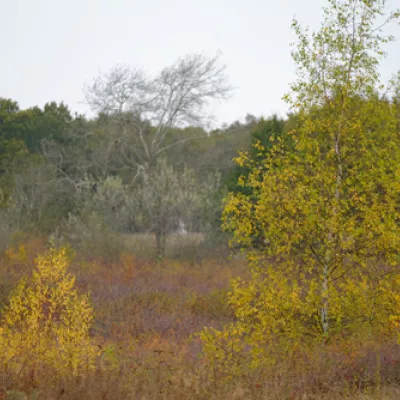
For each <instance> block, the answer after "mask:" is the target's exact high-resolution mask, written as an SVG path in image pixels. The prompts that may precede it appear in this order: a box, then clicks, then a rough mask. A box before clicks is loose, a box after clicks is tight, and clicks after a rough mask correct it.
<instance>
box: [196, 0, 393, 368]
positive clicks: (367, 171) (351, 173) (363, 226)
mask: <svg viewBox="0 0 400 400" xmlns="http://www.w3.org/2000/svg"><path fill="white" fill-rule="evenodd" d="M324 15H325V18H324V21H323V24H322V26H321V29H320V30H319V31H318V32H316V33H313V34H312V35H311V36H310V35H309V34H308V31H307V30H303V29H302V28H301V27H300V25H299V23H298V22H297V21H294V22H293V28H294V31H295V33H296V34H297V37H298V42H297V45H296V48H295V50H294V51H293V58H294V61H295V62H296V64H297V67H298V79H297V80H296V81H295V82H294V83H293V84H292V85H291V90H292V92H291V93H290V94H288V95H287V96H285V98H286V100H287V101H288V102H289V104H291V106H292V108H293V111H294V112H296V114H297V115H298V117H299V122H298V125H297V127H296V128H295V129H294V130H293V131H292V132H291V133H290V135H291V137H292V145H293V144H294V148H288V147H287V145H285V143H284V141H283V140H279V138H278V139H277V140H276V143H275V144H274V146H273V147H272V149H271V150H270V151H269V152H268V154H267V156H266V158H265V160H264V162H263V163H262V164H261V166H260V165H259V164H257V165H255V166H254V164H252V160H251V159H250V158H249V156H248V155H247V154H241V155H240V156H239V157H238V159H237V162H238V163H239V164H240V165H246V164H247V165H250V167H251V166H252V165H253V167H252V172H251V173H250V176H249V178H248V179H247V181H243V180H242V181H241V184H243V185H245V186H246V185H247V186H248V187H249V188H250V189H251V191H252V195H251V196H246V195H245V194H241V193H232V194H231V195H230V196H229V197H228V199H227V202H226V205H225V209H224V227H225V228H226V229H228V230H230V231H232V232H233V242H236V243H238V244H239V245H240V246H241V247H242V248H243V249H245V250H246V252H247V255H248V259H249V260H250V262H251V266H252V274H253V278H252V279H251V280H250V282H243V281H241V280H236V281H235V282H234V283H233V292H232V293H231V295H230V298H229V301H230V303H231V305H232V306H233V309H234V310H235V314H236V317H237V321H238V322H237V323H235V324H232V325H231V326H228V327H227V328H225V329H224V330H222V331H213V330H212V329H211V330H205V331H204V332H203V333H202V338H203V341H204V342H205V349H206V352H208V354H209V355H210V356H211V357H212V358H213V359H214V361H215V362H217V363H219V365H220V366H221V365H222V366H223V367H224V368H225V367H226V365H227V364H229V363H231V364H232V360H236V361H237V360H239V362H238V363H237V364H236V366H234V367H235V368H236V367H237V368H246V367H247V366H248V364H246V363H245V362H243V359H240V358H235V355H234V354H233V355H232V350H230V349H234V351H235V352H239V353H243V351H245V349H246V348H247V350H246V351H245V352H247V354H249V352H250V353H251V354H250V364H251V365H252V366H259V365H260V364H259V362H261V361H262V360H265V358H263V354H265V352H266V351H267V352H271V351H272V349H273V348H274V345H275V346H276V347H275V348H277V349H280V350H281V351H282V350H283V349H285V346H286V349H288V350H289V351H290V349H293V348H294V347H295V345H304V344H306V343H310V341H311V342H312V341H315V340H316V341H317V342H318V341H322V340H323V341H324V342H326V341H329V340H330V338H331V337H333V336H335V335H337V334H340V335H341V337H346V336H348V335H351V334H354V333H358V334H365V333H366V332H369V333H373V334H375V335H376V337H377V338H381V337H383V336H384V335H390V334H392V335H393V334H396V332H398V331H397V329H398V327H396V323H395V322H394V321H398V318H399V315H398V307H399V306H400V296H399V293H400V287H399V279H398V278H399V270H398V255H399V253H400V229H399V221H400V210H399V207H398V204H399V198H400V197H399V196H400V169H399V165H400V136H399V131H398V119H397V118H398V114H397V111H396V107H397V106H396V101H395V99H392V98H390V97H389V96H388V95H387V96H384V95H383V93H385V92H384V87H383V86H382V85H381V82H380V80H379V72H378V66H379V61H380V59H381V58H382V57H383V56H384V55H385V54H384V52H383V50H382V46H383V45H384V44H385V43H387V42H389V41H391V40H393V38H391V37H390V36H384V34H383V32H382V28H383V27H384V26H385V25H386V24H388V23H389V22H390V21H393V20H395V19H398V18H399V16H400V14H399V12H397V11H396V12H393V13H390V14H385V10H384V3H383V2H381V1H379V0H369V1H367V0H343V1H335V0H330V1H329V7H327V8H326V9H325V10H324ZM258 148H259V151H260V153H262V151H263V150H264V149H263V147H262V145H258ZM254 236H256V237H258V238H259V239H261V240H259V241H258V242H259V243H260V242H261V243H263V246H260V247H258V248H256V249H255V248H254V247H253V246H252V244H253V241H254ZM371 331H372V332H371ZM226 343H229V348H228V347H224V346H226ZM221 346H222V347H221ZM249 349H250V350H249ZM226 354H228V355H226ZM242 355H243V354H242ZM221 360H222V361H221ZM224 363H225V364H224ZM231 366H232V365H231Z"/></svg>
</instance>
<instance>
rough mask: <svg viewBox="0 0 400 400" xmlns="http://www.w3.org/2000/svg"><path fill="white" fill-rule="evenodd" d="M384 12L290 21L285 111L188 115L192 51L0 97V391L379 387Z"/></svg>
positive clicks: (396, 126) (389, 148)
mask: <svg viewBox="0 0 400 400" xmlns="http://www.w3.org/2000/svg"><path fill="white" fill-rule="evenodd" d="M399 18H400V12H399V11H391V12H390V11H387V10H385V4H384V2H381V1H379V0H368V1H367V0H342V1H334V0H330V1H329V6H328V7H327V8H326V9H325V10H324V21H323V23H322V25H321V28H320V30H319V31H317V32H315V33H312V34H310V33H309V32H308V31H307V30H304V29H303V28H302V26H301V25H300V23H299V22H298V21H296V20H294V21H293V23H292V28H293V30H294V33H295V34H296V36H297V42H296V44H295V46H294V49H293V53H292V56H293V59H294V62H295V63H296V65H297V68H298V75H297V80H296V81H295V82H293V83H292V84H291V85H290V88H289V91H288V93H287V94H286V95H284V99H285V100H286V101H287V103H288V104H289V106H290V113H289V114H288V115H287V116H286V117H285V118H281V117H280V116H277V115H270V116H263V117H260V116H257V117H256V116H253V115H252V114H248V115H247V116H246V117H245V119H244V121H243V122H239V121H235V122H233V123H231V124H230V125H228V124H226V125H224V126H223V127H220V128H218V129H212V128H210V126H212V117H211V116H212V113H211V111H212V104H213V102H215V101H224V100H225V99H227V98H228V97H229V96H230V95H232V93H233V91H234V90H233V86H232V85H231V84H230V82H229V81H228V78H227V76H226V70H225V67H224V66H223V65H222V64H221V59H220V58H219V57H214V58H207V57H206V56H204V55H198V54H193V55H187V56H184V57H182V58H181V59H179V60H177V61H176V62H175V63H174V64H172V65H170V66H167V67H165V68H164V69H163V70H162V71H161V72H160V73H159V74H158V75H157V76H156V77H150V76H148V75H147V74H146V72H145V71H141V70H138V69H134V68H130V67H127V66H120V65H119V66H116V67H115V68H113V69H111V70H110V71H108V72H106V73H104V74H100V75H99V76H97V77H95V78H94V79H93V81H91V82H88V83H87V85H86V86H85V88H84V94H85V97H86V101H87V103H88V104H89V105H90V106H91V108H92V111H93V113H92V114H91V116H90V117H89V116H85V115H79V114H74V113H73V112H72V111H71V110H70V108H69V107H68V105H66V104H62V103H61V104H58V103H55V102H49V103H47V104H45V105H44V106H43V107H42V108H41V107H40V106H36V107H31V108H28V109H21V108H20V107H19V105H18V99H6V98H0V399H3V398H4V399H42V398H43V399H64V398H65V399H83V398H85V399H139V398H141V399H180V398H182V399H191V398H193V399H213V398H227V399H228V398H229V399H253V398H254V399H322V398H326V399H337V398H349V399H384V398H385V399H397V398H399V397H400V274H399V273H400V270H399V265H400V258H399V257H400V169H399V166H400V75H399V74H397V75H396V74H395V75H393V78H392V79H391V80H390V82H388V83H386V82H385V83H382V82H381V80H380V76H379V64H380V61H381V59H382V58H383V57H384V56H385V53H384V50H383V49H384V45H385V44H386V43H388V42H390V41H392V40H394V38H392V37H391V36H385V31H384V29H385V27H386V26H387V25H388V24H390V23H393V22H398V21H399ZM284 92H285V88H282V93H284Z"/></svg>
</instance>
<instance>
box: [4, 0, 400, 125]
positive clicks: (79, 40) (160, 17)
mask: <svg viewBox="0 0 400 400" xmlns="http://www.w3.org/2000/svg"><path fill="white" fill-rule="evenodd" d="M326 4H327V0H246V1H244V0H0V37H1V38H2V54H3V57H2V58H1V61H0V97H6V98H12V99H13V100H16V101H17V102H18V103H19V105H20V107H21V108H28V107H31V106H34V105H39V106H40V107H42V106H43V105H44V104H45V103H46V102H49V101H57V102H61V101H63V102H64V103H66V104H67V105H68V106H69V107H70V109H71V110H72V111H77V112H80V113H89V112H90V110H89V107H88V106H87V105H86V104H85V98H84V92H83V86H84V84H85V83H90V82H91V81H92V80H93V78H94V77H96V76H97V75H98V74H99V72H106V71H107V70H109V69H110V68H112V67H113V66H115V65H117V64H127V65H131V66H132V67H140V68H143V69H144V70H145V71H147V72H148V73H149V74H152V75H155V74H157V72H159V71H160V70H161V69H162V68H163V67H165V66H168V65H171V64H172V63H173V62H174V61H175V60H176V59H178V58H180V57H182V56H184V55H185V54H188V53H203V54H204V55H206V56H210V57H212V56H214V55H216V54H217V53H218V52H221V53H222V56H221V61H222V63H224V64H225V65H226V67H227V68H226V73H227V75H228V77H229V81H230V83H231V84H232V85H233V86H234V87H235V88H236V90H235V91H234V94H233V97H232V98H231V99H230V100H229V101H227V102H224V103H222V104H216V105H215V107H213V110H212V111H213V113H215V115H216V121H217V124H218V125H220V124H222V123H223V122H227V123H231V122H233V121H235V120H241V121H242V120H243V118H244V117H245V115H246V114H247V113H250V114H253V115H255V116H257V117H259V116H268V115H271V114H272V113H278V114H279V115H281V116H285V114H286V112H287V110H288V107H287V105H286V104H285V103H284V102H283V100H282V96H283V95H284V94H285V93H286V92H287V91H288V87H289V84H290V82H292V81H293V80H294V78H295V65H294V63H293V61H292V59H291V57H290V49H291V47H290V43H292V42H293V41H294V40H295V37H294V34H293V32H292V31H291V29H290V25H291V21H292V18H293V17H294V16H296V18H297V19H299V21H300V22H301V24H302V25H303V26H305V25H309V26H310V28H311V29H317V28H318V26H319V24H320V22H321V17H322V6H325V5H326ZM387 4H388V8H389V9H393V8H394V7H396V6H400V0H389V1H388V2H387ZM392 32H393V33H394V34H395V35H396V36H398V37H399V40H398V41H397V42H395V43H392V44H390V45H389V47H388V48H387V50H388V52H389V57H388V58H387V59H386V60H385V61H384V62H383V63H382V66H381V72H382V75H383V77H384V78H387V77H389V75H390V73H393V72H395V71H397V70H399V69H400V27H396V28H395V29H392Z"/></svg>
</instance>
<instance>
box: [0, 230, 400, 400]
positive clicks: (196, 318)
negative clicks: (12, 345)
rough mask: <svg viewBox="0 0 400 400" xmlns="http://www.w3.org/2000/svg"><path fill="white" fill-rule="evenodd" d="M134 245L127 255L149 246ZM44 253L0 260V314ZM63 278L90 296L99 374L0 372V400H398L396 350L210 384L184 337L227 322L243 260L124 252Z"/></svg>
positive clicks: (323, 357) (335, 355) (317, 352)
mask: <svg viewBox="0 0 400 400" xmlns="http://www.w3.org/2000/svg"><path fill="white" fill-rule="evenodd" d="M134 239H135V240H136V241H137V242H136V243H135V246H138V243H141V242H140V241H142V240H143V241H148V238H146V237H138V236H137V237H135V238H134ZM188 240H192V241H194V240H195V238H193V237H191V238H188ZM196 240H200V238H197V239H196ZM172 243H173V242H172ZM43 248H44V245H43V242H41V241H40V240H31V241H29V242H28V243H26V244H25V246H24V248H23V249H22V250H19V249H14V250H13V251H8V252H7V253H6V254H4V255H3V257H2V259H1V262H0V307H1V302H2V301H3V302H4V301H5V299H6V298H7V296H8V295H9V291H10V290H11V288H12V286H13V285H14V284H15V283H16V282H17V281H18V279H19V278H20V277H21V275H22V274H24V273H29V271H30V269H31V266H32V260H33V258H34V257H35V254H36V253H38V252H41V251H42V250H43ZM71 269H72V271H73V272H74V273H75V274H76V276H77V284H78V286H79V288H80V290H82V291H87V290H90V292H91V296H92V300H93V303H94V307H95V310H96V319H95V323H94V326H93V329H92V332H91V334H92V336H93V340H94V341H95V343H96V344H97V345H98V348H99V356H98V366H97V370H96V371H94V372H92V373H87V374H84V376H79V377H65V378H63V379H56V378H53V376H55V375H53V374H52V373H51V371H37V372H36V373H35V375H34V377H33V376H31V377H29V376H26V377H16V376H13V375H11V374H7V373H6V371H5V370H4V369H3V370H0V399H2V398H7V399H20V400H22V399H24V400H29V399H32V400H33V399H46V400H47V399H49V400H50V399H66V400H67V399H71V400H72V399H93V400H94V399H96V400H97V399H102V400H106V399H110V400H111V399H113V400H114V399H115V400H119V399H121V400H122V399H143V400H145V399H146V400H147V399H217V398H218V399H237V400H239V399H270V400H278V399H299V400H305V399H308V400H311V399H327V400H330V399H331V400H336V399H343V398H348V399H354V400H378V399H398V398H400V386H399V385H400V349H399V345H398V344H396V343H384V344H378V343H375V342H373V341H359V342H358V343H357V342H355V341H354V342H353V343H338V344H332V345H331V346H329V347H321V348H320V349H314V350H313V351H308V352H307V351H303V352H301V353H298V354H296V355H295V356H293V357H292V358H291V359H286V358H284V357H282V360H281V361H280V362H279V365H275V366H274V368H271V369H270V370H268V371H262V372H260V373H258V374H248V376H243V377H241V378H238V379H235V380H229V379H228V380H227V379H225V378H226V377H223V376H219V375H218V374H217V373H211V375H210V369H209V368H208V367H207V361H206V360H205V359H202V358H200V357H199V353H200V351H201V344H200V343H199V341H198V340H197V339H196V338H193V337H192V335H193V334H194V333H196V332H198V331H199V330H201V329H202V328H203V327H204V326H213V327H221V326H222V325H223V324H224V323H227V322H230V321H233V318H234V316H233V313H232V310H231V309H230V308H229V307H228V306H227V304H226V301H225V296H226V291H227V290H228V289H229V280H230V279H231V278H232V277H234V276H238V275H239V276H242V277H246V276H247V274H248V272H247V269H246V266H245V265H244V263H243V261H241V260H233V261H228V260H226V261H225V262H224V263H221V262H219V261H215V260H213V259H212V258H210V259H208V260H203V261H202V263H200V264H195V265H193V262H187V261H186V262H185V261H182V260H180V261H179V260H169V259H166V260H164V261H162V262H156V261H154V260H153V261H152V260H150V259H149V258H147V257H139V256H137V255H136V256H134V255H133V253H132V252H130V253H126V254H123V255H122V256H121V257H120V259H119V260H118V261H115V262H111V261H106V260H101V259H89V258H87V257H86V258H81V257H79V256H78V257H76V258H75V261H74V262H73V264H72V266H71ZM211 372H212V371H211ZM6 393H7V395H6ZM35 396H36V397H35Z"/></svg>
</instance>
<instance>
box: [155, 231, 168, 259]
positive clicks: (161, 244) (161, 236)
mask: <svg viewBox="0 0 400 400" xmlns="http://www.w3.org/2000/svg"><path fill="white" fill-rule="evenodd" d="M155 237H156V249H157V257H164V256H165V245H166V242H167V236H166V234H165V233H164V232H162V231H161V230H156V232H155Z"/></svg>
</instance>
